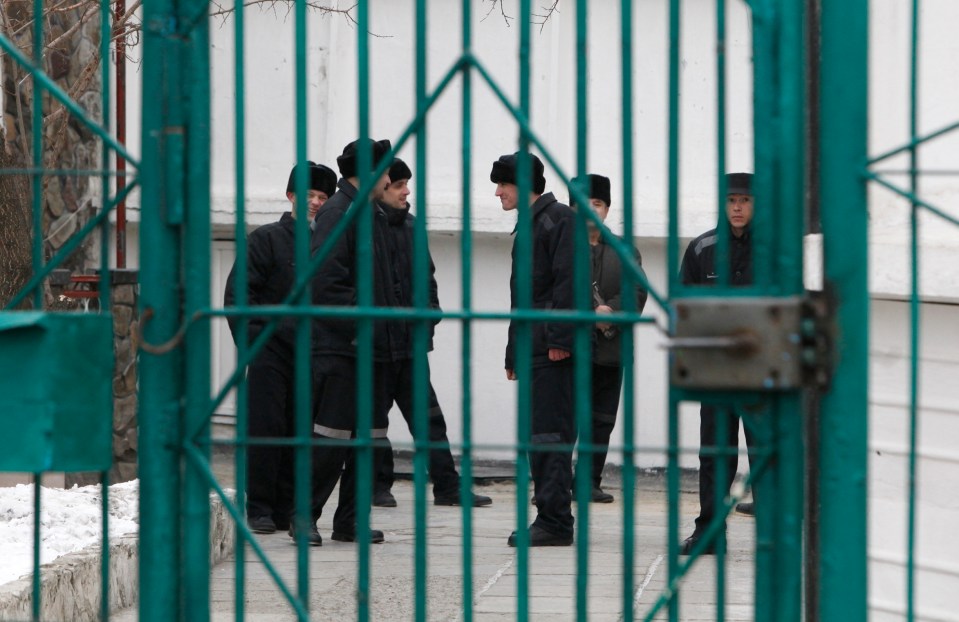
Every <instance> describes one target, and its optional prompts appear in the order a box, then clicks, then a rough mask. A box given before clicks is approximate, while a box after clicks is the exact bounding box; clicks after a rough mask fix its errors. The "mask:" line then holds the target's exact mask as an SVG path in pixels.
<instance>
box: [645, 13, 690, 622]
mask: <svg viewBox="0 0 959 622" xmlns="http://www.w3.org/2000/svg"><path fill="white" fill-rule="evenodd" d="M681 11H682V7H681V0H671V1H670V3H669V103H668V107H669V130H668V135H669V147H668V152H667V162H668V167H669V173H668V180H667V193H668V197H669V198H668V201H669V206H668V214H669V216H668V221H669V225H668V238H667V240H666V265H667V266H668V268H667V273H668V274H669V279H668V283H669V293H670V298H672V297H673V292H674V291H675V290H676V286H677V285H678V284H679V278H678V274H677V272H676V270H675V269H674V268H673V266H678V265H679V173H680V170H679V155H680V143H679V124H680V121H681V117H680V114H679V87H680V76H679V53H680V45H681V39H680V37H681V32H680V24H681V20H680V14H681ZM651 293H652V292H651ZM674 321H675V318H674V315H673V314H672V313H670V326H669V329H670V334H671V333H672V332H673V323H674ZM668 399H669V412H668V414H667V416H668V428H667V437H668V438H667V449H666V491H667V493H666V499H667V504H668V506H669V524H668V527H667V530H666V532H667V545H668V546H667V561H668V564H667V567H668V574H667V577H668V579H669V581H670V582H674V581H675V580H676V577H677V576H680V575H679V568H678V565H679V453H678V450H677V448H678V447H679V395H678V393H677V392H676V390H675V389H673V388H672V386H670V389H669V396H668ZM667 602H668V605H669V611H668V616H669V622H678V621H679V600H678V599H677V598H676V597H675V595H674V594H670V595H669V599H668V601H667ZM649 617H650V616H649V614H647V618H649Z"/></svg>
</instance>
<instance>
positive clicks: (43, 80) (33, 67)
mask: <svg viewBox="0 0 959 622" xmlns="http://www.w3.org/2000/svg"><path fill="white" fill-rule="evenodd" d="M34 2H35V4H40V0H34ZM41 6H42V5H41ZM41 14H42V13H41ZM144 30H146V29H144ZM0 48H2V49H3V51H4V52H6V53H7V54H9V55H10V57H11V58H12V59H13V60H14V61H15V62H16V63H17V64H18V65H20V66H21V67H23V68H24V69H25V70H26V71H27V72H28V73H29V74H30V75H31V76H32V77H33V79H34V81H35V84H34V93H40V92H41V91H45V92H47V93H49V94H50V95H51V96H52V97H53V98H54V99H56V100H57V101H58V102H60V103H61V104H63V107H64V108H66V109H67V111H69V112H70V114H71V115H73V116H74V117H75V118H76V119H77V120H78V121H79V122H80V123H82V124H83V125H85V126H86V127H87V128H88V129H89V130H90V131H91V132H93V133H94V134H95V135H96V137H97V138H99V139H100V140H102V141H103V142H104V143H105V144H107V145H109V147H110V148H111V149H113V150H114V151H115V152H117V153H118V154H120V155H122V156H123V158H124V159H125V160H126V161H127V162H129V163H130V164H132V165H133V166H134V167H135V168H137V169H139V168H140V161H139V160H137V159H136V158H133V157H131V156H130V154H129V153H128V152H127V150H126V148H124V146H123V145H121V144H120V143H118V142H117V141H116V139H114V138H113V137H112V136H110V133H109V131H107V129H105V128H104V126H101V125H100V124H99V123H97V122H96V121H94V120H92V119H91V118H90V117H88V116H87V114H86V112H85V111H84V110H83V108H81V107H80V106H79V105H78V104H77V103H76V102H75V101H73V99H71V98H70V96H69V95H68V94H67V93H66V92H65V91H64V90H63V89H61V88H60V86H59V85H58V84H57V83H56V82H55V81H54V80H53V79H52V78H51V77H50V76H49V75H47V73H46V72H45V71H43V69H41V68H40V67H41V64H40V63H39V62H32V61H31V60H30V59H29V58H28V57H27V56H25V55H24V54H23V52H21V51H20V49H19V48H18V47H17V46H16V45H15V44H14V43H13V42H12V41H10V40H9V39H7V38H6V37H4V36H2V35H0ZM34 58H38V54H36V53H35V54H34ZM34 169H40V170H42V169H41V165H38V164H37V163H36V162H34Z"/></svg>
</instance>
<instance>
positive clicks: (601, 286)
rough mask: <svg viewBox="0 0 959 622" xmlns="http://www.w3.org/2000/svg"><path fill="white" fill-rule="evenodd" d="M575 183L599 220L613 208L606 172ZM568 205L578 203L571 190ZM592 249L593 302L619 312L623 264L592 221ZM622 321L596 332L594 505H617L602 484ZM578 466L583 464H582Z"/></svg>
mask: <svg viewBox="0 0 959 622" xmlns="http://www.w3.org/2000/svg"><path fill="white" fill-rule="evenodd" d="M571 181H572V183H573V184H574V185H575V184H577V183H582V185H583V187H584V188H585V190H586V195H587V196H588V197H589V206H590V208H591V209H592V210H593V212H595V213H596V215H597V216H598V217H599V219H600V220H602V221H604V222H605V220H606V217H607V216H608V215H609V206H610V205H611V204H612V194H611V192H610V183H609V178H608V177H604V176H602V175H595V174H591V175H587V176H586V177H585V178H576V179H573V180H571ZM569 204H570V205H571V206H574V205H575V201H574V200H573V196H572V193H570V198H569ZM588 228H589V247H590V258H591V260H592V261H591V266H592V270H591V272H592V277H593V306H594V309H595V310H596V312H597V313H614V312H617V311H622V310H623V304H622V300H623V297H622V292H623V280H622V279H623V264H622V262H621V261H620V259H619V255H617V254H616V251H614V250H613V249H612V248H610V247H609V245H607V244H606V242H605V240H603V236H602V235H601V234H600V230H599V228H598V227H596V226H595V225H593V223H592V221H589V222H588ZM633 250H634V257H635V258H636V263H637V265H639V266H640V270H642V263H643V259H642V257H641V256H640V254H639V249H636V248H634V249H633ZM644 274H645V273H644ZM632 293H633V294H634V295H635V296H636V307H635V308H636V311H637V312H642V310H643V307H645V306H646V297H647V295H648V292H646V290H645V289H643V288H642V287H641V286H640V285H639V284H637V285H636V286H635V288H633V292H632ZM620 332H621V331H620V327H619V325H617V324H610V323H608V322H598V323H597V324H596V331H595V335H594V339H595V341H594V348H593V370H592V374H593V375H592V392H593V395H592V401H591V403H592V407H593V408H592V411H593V412H592V426H591V428H592V444H593V445H596V446H598V447H602V448H603V449H597V451H596V452H595V453H593V456H592V480H593V490H592V494H591V499H592V501H593V502H595V503H612V502H613V495H611V494H609V493H608V492H606V491H604V490H603V488H602V485H601V484H602V481H603V467H604V466H605V465H606V454H607V453H608V450H609V437H610V436H611V435H612V433H613V427H614V426H615V425H616V414H617V412H618V411H619V394H620V390H621V389H622V387H623V361H622V355H621V352H620V349H621V344H622V339H621V335H620ZM577 469H579V466H578V464H577Z"/></svg>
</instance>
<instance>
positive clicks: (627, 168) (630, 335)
mask: <svg viewBox="0 0 959 622" xmlns="http://www.w3.org/2000/svg"><path fill="white" fill-rule="evenodd" d="M632 26H633V0H622V2H621V3H620V67H621V71H622V77H621V82H622V86H621V89H620V91H621V97H622V100H621V103H620V109H621V111H622V112H621V115H622V119H623V121H622V123H623V126H622V150H623V237H624V238H625V239H626V240H627V241H629V243H630V244H632V243H633V30H632ZM632 287H635V284H634V283H632V281H631V279H630V278H629V276H628V275H627V274H626V272H625V271H623V275H622V289H623V291H631V289H630V288H632ZM622 298H623V311H624V312H626V313H632V312H634V311H635V310H636V300H635V298H634V297H633V296H623V297H622ZM623 328H624V330H622V331H621V338H622V340H623V341H622V348H621V349H620V352H622V357H623V358H622V363H623V440H624V441H625V442H624V443H623V457H622V461H623V469H622V474H623V569H622V572H623V582H622V598H623V608H622V612H623V616H622V617H623V620H625V621H626V622H632V620H633V617H634V613H635V612H634V607H633V581H634V580H635V579H634V568H633V564H634V563H635V557H634V554H633V553H634V550H633V549H634V547H635V546H636V539H635V535H636V524H635V523H636V508H635V507H634V502H635V492H636V491H635V485H636V467H635V461H636V452H635V434H636V426H635V419H634V418H635V416H636V413H635V404H634V399H635V381H636V378H635V370H634V363H635V358H634V355H635V352H634V351H633V346H634V334H635V331H634V329H635V325H628V327H627V326H624V327H623ZM627 328H628V330H627Z"/></svg>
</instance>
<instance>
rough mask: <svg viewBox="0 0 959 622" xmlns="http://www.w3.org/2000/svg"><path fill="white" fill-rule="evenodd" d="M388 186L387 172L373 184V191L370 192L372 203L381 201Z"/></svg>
mask: <svg viewBox="0 0 959 622" xmlns="http://www.w3.org/2000/svg"><path fill="white" fill-rule="evenodd" d="M389 185H390V174H389V172H388V171H387V172H384V173H383V174H382V175H380V178H379V180H377V182H376V183H375V184H373V189H372V190H370V198H371V199H372V200H374V201H382V200H383V199H384V195H385V194H386V189H387V188H388V187H389Z"/></svg>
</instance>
